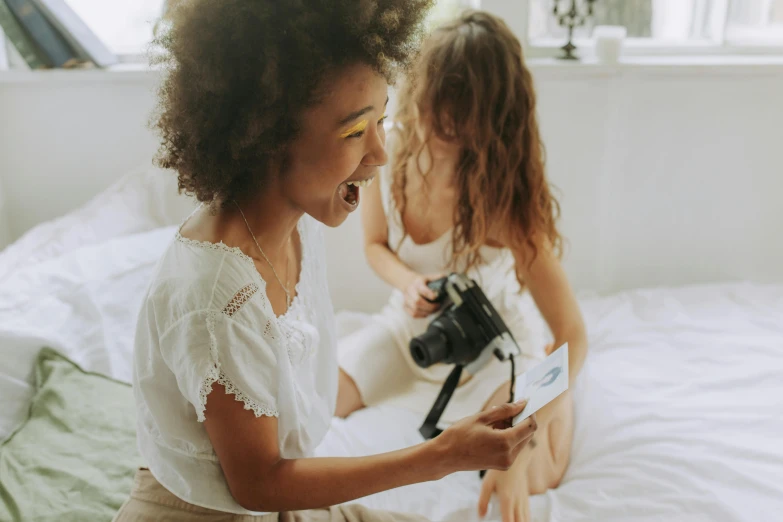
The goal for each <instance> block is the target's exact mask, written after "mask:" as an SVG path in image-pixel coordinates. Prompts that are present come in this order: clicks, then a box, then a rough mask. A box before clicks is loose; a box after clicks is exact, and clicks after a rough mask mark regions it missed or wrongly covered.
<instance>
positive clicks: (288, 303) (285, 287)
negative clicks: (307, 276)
mask: <svg viewBox="0 0 783 522" xmlns="http://www.w3.org/2000/svg"><path fill="white" fill-rule="evenodd" d="M234 205H236V206H237V209H238V210H239V213H240V214H241V215H242V219H244V220H245V225H247V231H248V232H250V237H252V238H253V242H255V244H256V246H257V247H258V251H259V252H261V255H262V256H264V259H265V260H266V262H267V263H269V268H271V269H272V273H273V274H274V275H275V279H277V282H278V283H280V286H281V287H283V292H285V302H286V308H291V292H289V291H288V284H287V283H288V280H289V279H290V278H289V277H286V284H283V281H282V280H281V279H280V276H278V275H277V270H275V267H274V265H273V264H272V262H271V261H270V260H269V258H268V257H266V254H265V253H264V249H263V248H261V245H259V244H258V240H257V239H256V235H255V234H253V229H252V228H250V223H248V222H247V218H246V217H245V213H244V212H242V209H241V208H240V206H239V203H237V202H236V201H234ZM288 241H291V238H290V237H289V238H288ZM289 258H290V256H286V260H285V263H286V268H287V272H288V274H287V275H289V276H290V275H291V270H290V265H291V263H290V262H289Z"/></svg>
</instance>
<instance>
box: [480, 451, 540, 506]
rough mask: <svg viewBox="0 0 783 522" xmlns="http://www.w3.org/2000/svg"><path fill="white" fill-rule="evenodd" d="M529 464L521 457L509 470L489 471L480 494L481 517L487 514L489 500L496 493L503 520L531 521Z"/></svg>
mask: <svg viewBox="0 0 783 522" xmlns="http://www.w3.org/2000/svg"><path fill="white" fill-rule="evenodd" d="M527 464H528V460H527V459H525V458H524V457H520V458H519V459H517V461H516V462H515V463H514V465H513V466H511V469H509V470H508V471H497V470H490V471H488V472H487V474H486V475H485V476H484V482H483V483H482V485H481V495H480V496H479V505H478V512H479V517H481V518H484V517H485V516H487V509H488V507H489V501H490V499H491V498H492V495H493V494H495V495H496V496H497V499H498V503H499V504H500V514H501V517H502V518H501V520H502V521H503V522H531V520H532V519H531V516H530V494H529V491H528V484H527Z"/></svg>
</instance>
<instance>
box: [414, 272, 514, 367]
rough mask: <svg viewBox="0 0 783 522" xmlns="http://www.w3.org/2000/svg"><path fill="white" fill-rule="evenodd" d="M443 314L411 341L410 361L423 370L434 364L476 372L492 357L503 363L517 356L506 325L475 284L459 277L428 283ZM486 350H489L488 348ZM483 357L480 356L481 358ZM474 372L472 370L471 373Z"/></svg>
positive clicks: (512, 339)
mask: <svg viewBox="0 0 783 522" xmlns="http://www.w3.org/2000/svg"><path fill="white" fill-rule="evenodd" d="M427 286H429V287H430V288H431V289H432V290H433V291H434V292H435V293H436V294H437V297H436V298H435V299H434V300H433V302H437V303H440V304H441V305H442V309H443V312H442V313H441V314H440V315H439V316H438V317H436V318H435V319H434V320H433V321H432V322H431V323H430V325H429V327H428V328H427V331H426V332H424V333H423V334H421V335H419V336H418V337H414V338H413V339H411V341H410V352H411V356H412V357H413V360H414V361H415V362H416V364H418V365H419V366H421V367H422V368H428V367H430V366H432V365H433V364H436V363H446V364H457V365H461V366H465V367H466V369H467V370H468V371H470V372H471V373H475V371H476V370H478V369H480V367H479V368H473V366H474V364H472V363H476V365H479V366H484V364H486V362H488V359H489V358H490V357H491V356H492V355H493V354H494V355H495V356H496V357H498V358H499V359H500V360H502V361H505V360H506V359H508V357H509V356H510V355H512V354H515V353H518V348H517V347H516V343H515V342H514V338H513V336H512V335H511V332H510V331H509V329H508V327H507V326H506V323H504V322H503V319H501V317H500V314H498V312H497V310H495V307H494V306H492V303H490V302H489V299H487V296H486V295H485V294H484V292H483V291H482V290H481V287H480V286H479V285H478V284H476V282H475V281H473V280H472V279H470V278H468V277H466V276H465V275H462V274H451V275H450V276H448V277H444V278H442V279H438V280H437V281H432V282H430V283H429V284H428V285H427ZM488 348H489V349H488ZM482 355H483V357H482ZM471 370H473V371H471Z"/></svg>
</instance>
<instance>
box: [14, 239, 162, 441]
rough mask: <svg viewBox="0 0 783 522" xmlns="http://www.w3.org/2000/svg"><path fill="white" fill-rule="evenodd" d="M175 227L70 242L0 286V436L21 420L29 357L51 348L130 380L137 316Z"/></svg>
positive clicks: (26, 401)
mask: <svg viewBox="0 0 783 522" xmlns="http://www.w3.org/2000/svg"><path fill="white" fill-rule="evenodd" d="M175 231H176V227H166V228H160V229H155V230H152V231H149V232H144V233H140V234H134V235H130V236H125V237H122V238H115V239H112V240H110V241H105V242H103V243H100V244H95V245H90V246H85V247H82V248H75V249H73V250H72V251H70V252H67V253H64V254H62V255H61V256H59V257H57V258H54V259H50V260H48V261H42V262H40V263H38V264H37V265H34V266H29V267H22V268H20V269H19V270H16V271H15V273H14V277H12V278H8V279H7V280H6V281H4V282H3V284H2V285H0V361H2V364H0V397H2V399H3V404H2V407H0V440H2V439H4V438H5V436H6V435H8V434H9V433H10V431H11V430H12V429H13V428H14V427H15V426H16V425H17V424H18V423H19V421H20V420H21V419H23V418H24V415H25V412H26V411H27V408H28V407H29V401H30V399H31V398H32V392H33V389H32V386H31V385H32V379H33V375H32V372H33V362H34V360H35V357H36V355H37V353H38V351H39V350H40V349H41V348H43V347H45V346H48V347H51V348H54V349H56V350H58V351H61V352H62V353H64V354H65V355H67V356H68V357H70V358H71V359H73V360H74V361H76V362H77V363H78V364H80V365H81V366H82V367H83V368H84V369H86V370H89V371H95V372H100V373H103V374H106V375H110V376H112V377H114V378H116V379H120V380H123V381H129V380H130V377H131V357H132V351H133V335H134V332H135V328H136V320H137V317H138V312H139V309H140V307H141V300H142V298H143V297H144V293H145V292H146V289H147V287H148V286H149V283H150V280H151V278H152V271H153V270H154V267H155V265H156V263H157V261H158V259H159V258H160V256H161V255H162V253H163V252H164V250H165V249H166V247H167V246H168V245H169V244H170V243H171V241H172V238H173V237H174V233H175Z"/></svg>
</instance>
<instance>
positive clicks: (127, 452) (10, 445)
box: [0, 348, 141, 522]
mask: <svg viewBox="0 0 783 522" xmlns="http://www.w3.org/2000/svg"><path fill="white" fill-rule="evenodd" d="M35 386H36V392H35V396H34V398H33V402H32V405H31V407H30V415H29V417H28V419H27V420H26V421H25V423H24V424H22V426H20V427H19V428H18V429H17V430H16V431H15V432H14V433H13V434H12V435H11V436H10V437H9V438H8V439H7V440H6V441H4V442H3V443H2V445H0V521H2V522H6V521H9V522H10V521H24V522H33V521H49V520H51V521H55V520H56V521H58V522H67V521H78V522H92V521H102V520H106V521H110V520H111V519H112V517H113V516H114V514H115V513H116V512H117V510H118V509H119V508H120V505H121V504H122V503H123V502H124V501H125V499H126V498H127V497H128V494H129V493H130V489H131V486H132V482H133V475H134V473H135V470H136V468H138V467H139V465H141V459H140V457H139V455H138V452H137V450H136V423H135V414H136V412H135V408H134V403H133V392H132V390H131V387H130V386H129V385H128V384H125V383H121V382H118V381H115V380H113V379H110V378H108V377H105V376H102V375H98V374H94V373H89V372H86V371H84V370H82V369H81V368H79V366H77V365H76V364H75V363H73V362H72V361H70V360H68V359H67V358H65V357H64V356H62V355H60V354H59V353H57V352H55V351H54V350H51V349H48V348H44V349H43V350H41V352H40V354H39V355H38V359H37V361H36V366H35Z"/></svg>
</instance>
